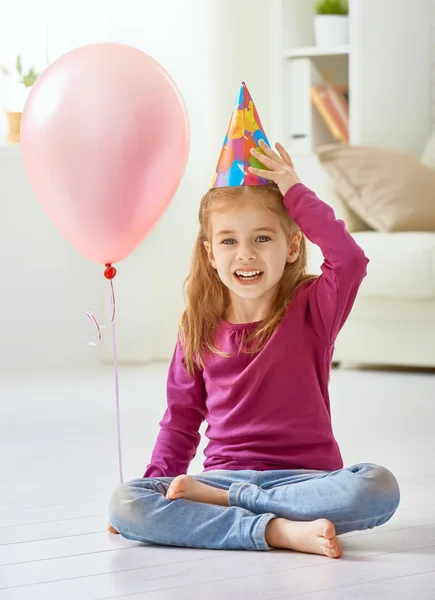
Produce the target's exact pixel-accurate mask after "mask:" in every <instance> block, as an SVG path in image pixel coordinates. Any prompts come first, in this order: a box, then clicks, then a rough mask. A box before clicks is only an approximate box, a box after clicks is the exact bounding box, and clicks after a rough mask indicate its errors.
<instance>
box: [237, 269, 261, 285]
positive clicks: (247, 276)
mask: <svg viewBox="0 0 435 600" xmlns="http://www.w3.org/2000/svg"><path fill="white" fill-rule="evenodd" d="M234 276H235V277H236V279H238V280H239V281H240V282H243V283H252V282H256V281H259V280H260V279H261V277H262V276H263V271H257V270H252V271H243V270H241V269H240V270H237V271H236V272H235V273H234Z"/></svg>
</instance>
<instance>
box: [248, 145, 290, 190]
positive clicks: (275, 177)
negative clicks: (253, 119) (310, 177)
mask: <svg viewBox="0 0 435 600" xmlns="http://www.w3.org/2000/svg"><path fill="white" fill-rule="evenodd" d="M275 147H276V149H277V150H278V152H279V155H278V154H277V153H276V152H274V151H273V150H272V148H269V146H268V145H267V144H266V143H265V142H264V141H263V140H260V148H261V150H262V151H263V152H264V154H262V153H261V152H260V151H259V150H257V149H256V148H252V149H251V154H252V156H254V158H256V159H257V160H258V161H259V162H261V164H263V165H264V166H265V167H266V168H267V170H265V169H255V168H254V167H249V171H250V173H252V174H253V175H258V176H259V177H263V178H264V179H270V180H271V181H273V182H275V183H276V185H277V186H278V188H279V191H280V192H281V194H282V195H283V196H285V195H286V193H287V192H288V190H289V189H290V188H291V187H293V186H294V185H295V184H296V183H301V181H300V179H299V177H298V176H297V175H296V172H295V169H294V166H293V162H292V159H291V158H290V155H289V154H288V152H287V150H286V149H285V148H284V147H283V146H282V145H281V144H280V143H278V142H277V143H276V144H275Z"/></svg>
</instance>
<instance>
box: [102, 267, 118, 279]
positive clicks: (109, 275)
mask: <svg viewBox="0 0 435 600" xmlns="http://www.w3.org/2000/svg"><path fill="white" fill-rule="evenodd" d="M105 267H106V269H105V271H104V277H105V278H106V279H113V278H114V277H115V275H116V269H115V267H112V265H111V264H110V263H107V264H106V265H105Z"/></svg>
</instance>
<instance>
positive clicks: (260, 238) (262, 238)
mask: <svg viewBox="0 0 435 600" xmlns="http://www.w3.org/2000/svg"><path fill="white" fill-rule="evenodd" d="M270 240H271V238H270V237H269V236H268V235H259V236H258V237H257V239H256V240H255V241H256V242H260V243H264V242H270Z"/></svg>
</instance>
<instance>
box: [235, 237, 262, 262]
mask: <svg viewBox="0 0 435 600" xmlns="http://www.w3.org/2000/svg"><path fill="white" fill-rule="evenodd" d="M256 258H257V253H256V251H255V248H254V247H253V245H252V244H250V243H248V242H240V244H239V246H238V248H237V260H240V261H243V262H248V261H252V260H255V259H256Z"/></svg>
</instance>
